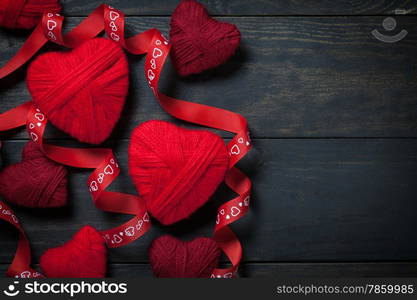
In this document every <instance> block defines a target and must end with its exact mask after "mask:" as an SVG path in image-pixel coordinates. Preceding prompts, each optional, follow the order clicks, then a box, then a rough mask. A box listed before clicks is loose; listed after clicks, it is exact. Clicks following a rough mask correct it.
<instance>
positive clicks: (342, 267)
mask: <svg viewBox="0 0 417 300" xmlns="http://www.w3.org/2000/svg"><path fill="white" fill-rule="evenodd" d="M7 268H8V265H7V264H0V274H4V273H5V272H6V270H7ZM34 268H37V269H39V265H37V264H35V265H34ZM238 275H239V276H240V277H251V278H286V279H288V278H320V277H321V278H340V277H344V278H354V277H373V278H375V277H415V276H416V275H417V263H411V262H407V263H392V262H386V263H262V264H254V263H243V264H242V265H241V267H240V269H239V273H238ZM107 276H108V277H113V278H132V277H143V278H149V277H152V276H153V274H152V269H151V266H150V265H149V264H147V263H144V264H138V263H129V264H115V263H112V264H109V265H108V269H107Z"/></svg>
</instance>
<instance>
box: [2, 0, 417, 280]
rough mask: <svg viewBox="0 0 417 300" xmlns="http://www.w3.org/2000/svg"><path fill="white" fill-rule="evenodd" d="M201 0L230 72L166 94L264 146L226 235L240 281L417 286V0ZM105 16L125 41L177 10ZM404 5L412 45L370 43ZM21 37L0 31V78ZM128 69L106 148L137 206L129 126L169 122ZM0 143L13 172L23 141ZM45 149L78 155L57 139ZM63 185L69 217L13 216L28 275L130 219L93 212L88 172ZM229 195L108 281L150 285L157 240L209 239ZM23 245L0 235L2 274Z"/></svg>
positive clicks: (69, 4)
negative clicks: (219, 114) (144, 279)
mask: <svg viewBox="0 0 417 300" xmlns="http://www.w3.org/2000/svg"><path fill="white" fill-rule="evenodd" d="M61 2H62V3H63V8H64V14H65V15H66V16H70V17H69V18H67V20H68V22H67V25H68V26H67V28H72V27H74V26H75V25H76V24H78V23H79V22H80V21H81V19H82V18H83V17H85V16H86V15H87V14H88V13H89V12H91V11H92V10H93V9H94V8H95V7H96V6H98V5H99V4H100V3H101V1H98V0H94V1H85V0H64V1H61ZM202 2H203V3H204V4H205V5H207V7H208V9H209V11H210V13H212V14H213V15H215V16H216V17H217V18H218V19H220V20H224V21H228V22H232V23H234V24H236V25H237V26H238V27H239V29H240V30H241V32H242V36H243V40H242V44H241V48H240V49H239V51H238V53H237V54H236V55H235V56H234V57H233V59H231V61H230V62H228V63H227V64H226V65H224V66H222V67H220V68H218V69H215V70H211V71H208V72H205V73H204V74H201V75H197V76H194V77H191V78H186V79H183V78H179V77H178V76H176V75H175V72H174V71H173V70H172V68H168V69H167V70H166V71H165V73H164V78H163V79H162V82H163V84H162V85H163V91H165V92H166V93H168V94H169V95H171V96H175V97H178V98H182V99H187V100H190V101H195V102H200V103H206V104H210V105H214V106H218V107H222V108H226V109H230V110H232V111H235V112H239V113H242V114H243V115H244V116H246V117H247V118H248V120H249V124H250V127H251V130H252V133H253V137H254V143H255V147H256V149H255V150H254V151H253V152H252V153H251V154H250V155H249V157H248V159H246V160H245V162H244V163H243V164H242V168H243V169H244V170H245V171H246V172H247V173H248V174H249V175H250V177H251V178H252V180H253V183H254V197H253V206H252V210H251V212H250V213H249V215H248V216H247V217H245V218H244V219H242V220H241V221H239V222H238V224H235V225H234V226H233V229H234V230H235V231H236V233H237V234H238V236H239V237H240V238H241V241H242V243H243V246H244V263H243V265H242V268H241V271H240V273H241V275H242V276H248V277H262V276H274V277H277V276H287V275H288V276H296V277H304V276H314V277H317V276H325V277H346V276H417V235H416V228H417V201H416V198H417V182H416V180H417V155H416V154H417V139H416V137H417V109H416V100H415V99H416V92H417V68H416V66H417V55H416V54H417V30H416V25H417V19H416V16H413V14H414V13H415V9H416V7H417V1H400V0H398V1H371V0H355V1H330V0H321V1H293V0H280V1H272V0H271V1H265V0H264V1H261V0H259V1H255V0H244V1H243V0H223V1H222V0H205V1H202ZM108 3H109V4H110V5H112V6H114V7H116V8H119V9H121V10H123V11H124V12H125V13H126V14H127V15H128V16H129V17H128V18H127V23H128V25H127V26H128V30H129V32H131V33H138V32H141V31H143V30H145V29H148V28H150V27H157V28H159V29H161V30H162V31H163V32H165V33H167V31H168V23H169V16H170V14H171V12H172V11H173V9H174V7H175V6H176V4H177V1H174V0H141V1H133V0H119V1H108ZM397 8H401V9H405V11H406V12H407V15H402V16H395V19H396V20H397V22H398V27H397V30H396V31H395V32H394V33H396V32H398V31H399V30H401V29H402V28H404V29H406V30H407V31H408V35H407V37H406V38H405V39H404V40H402V41H400V42H397V43H394V44H387V43H383V42H380V41H378V40H376V39H375V38H374V37H372V35H371V31H372V30H373V29H379V30H380V31H381V32H383V33H384V30H383V29H382V26H381V24H382V21H383V19H384V18H385V17H386V16H387V15H394V14H395V10H396V9H397ZM26 37H27V33H25V32H23V33H18V34H17V35H16V33H15V32H8V31H4V30H2V31H0V49H1V50H0V51H1V52H0V53H1V55H0V64H1V65H3V64H4V63H5V62H6V61H7V60H8V59H10V58H11V57H12V56H13V54H14V53H16V51H17V50H18V48H19V47H20V46H21V45H22V43H23V41H24V40H25V39H26ZM50 49H58V47H56V46H49V47H48V49H47V50H50ZM129 60H130V71H131V89H130V95H129V98H128V100H127V104H126V107H125V110H124V115H123V118H122V119H121V121H120V122H119V124H118V125H117V127H116V129H115V131H114V134H113V135H112V137H111V138H110V139H109V141H107V142H106V143H105V145H107V146H110V147H113V148H114V149H115V150H116V153H117V156H118V158H119V160H120V162H121V166H122V169H123V174H122V176H120V177H119V179H118V180H117V182H115V183H114V184H113V185H112V189H113V190H117V191H122V192H130V193H135V190H134V188H133V185H132V183H131V181H130V179H129V177H128V175H127V152H126V150H127V145H128V143H129V136H130V133H131V131H132V129H133V128H134V127H135V126H137V125H138V124H139V123H140V122H143V121H145V120H149V119H164V120H170V121H174V120H173V119H172V118H171V117H170V116H169V115H167V114H166V113H165V112H164V111H162V109H161V108H160V107H159V106H158V104H157V103H156V101H155V99H154V97H153V96H152V94H151V92H150V90H149V88H148V87H147V85H146V82H145V80H144V77H143V74H142V73H143V61H144V60H143V57H134V56H129ZM24 75H25V70H22V71H20V72H18V73H17V74H15V75H13V76H12V77H10V78H8V79H7V80H3V81H2V82H1V86H0V95H1V103H0V112H4V111H6V110H7V109H10V108H12V107H14V106H16V105H17V104H20V103H23V102H24V101H26V100H28V99H30V97H29V94H28V92H27V90H26V87H25V83H24V80H23V79H24ZM175 122H176V123H179V124H181V123H180V122H178V121H175ZM182 124H183V123H182ZM183 125H187V126H189V125H188V124H183ZM221 134H222V135H223V137H225V138H229V137H230V135H229V134H226V133H221ZM1 137H2V139H3V140H5V143H4V149H3V159H4V161H5V164H10V163H14V162H17V161H19V160H20V151H21V149H22V147H23V145H24V144H25V142H26V141H27V136H26V133H25V132H24V131H23V130H22V131H13V132H11V133H6V134H2V135H1ZM47 137H48V138H49V139H50V140H51V142H53V143H55V144H62V145H76V143H74V142H73V141H72V140H71V139H69V138H68V137H67V136H66V135H64V134H62V133H60V132H58V131H57V130H54V129H53V128H50V129H48V133H47ZM70 173H71V176H70V201H69V202H70V203H69V205H68V207H65V208H62V209H46V210H45V209H44V210H33V209H22V208H17V207H16V213H17V214H18V216H19V217H20V219H21V221H22V223H23V225H24V227H25V229H26V231H27V234H28V236H29V238H30V240H31V242H32V248H33V257H34V258H33V259H34V262H35V263H36V262H37V261H38V259H39V256H40V255H41V253H42V252H43V251H45V250H46V249H48V248H50V247H55V246H57V245H60V244H61V243H63V242H64V241H67V240H68V239H69V238H70V237H71V236H72V235H73V234H74V233H75V232H76V231H77V230H78V229H79V228H80V227H81V226H82V225H85V224H91V225H93V226H96V227H97V228H99V229H105V228H109V227H112V226H115V225H117V224H119V223H120V222H122V221H123V220H126V219H127V216H120V215H114V214H107V213H104V212H102V211H99V210H98V209H96V208H95V207H94V205H93V203H92V201H91V199H90V197H89V195H88V191H87V189H86V188H85V185H84V183H85V181H86V178H87V176H88V174H89V171H82V170H76V169H71V170H70ZM228 197H229V193H228V191H227V189H226V188H224V187H221V188H220V189H219V191H218V192H217V193H216V195H215V196H214V197H213V199H212V200H211V201H210V202H209V203H208V204H207V205H205V206H204V207H203V208H202V209H200V210H199V211H198V212H197V213H196V214H195V215H194V216H193V217H192V218H191V219H190V220H188V221H185V222H181V223H179V224H177V225H175V226H173V227H170V228H165V227H162V226H160V225H157V224H155V226H154V227H153V229H152V230H151V231H150V233H148V234H146V236H145V237H144V238H142V239H140V240H138V241H137V242H135V243H133V244H131V245H129V246H127V247H124V248H121V249H115V250H111V251H110V253H109V260H110V262H109V273H108V275H109V276H113V277H120V276H151V270H150V267H149V264H148V258H147V247H148V245H149V243H150V242H151V241H152V239H154V238H155V237H157V236H159V235H161V234H163V233H171V234H174V235H176V236H178V237H181V238H192V237H197V236H200V235H210V233H211V230H212V227H213V220H214V216H215V211H216V208H217V207H218V206H219V204H220V203H222V202H224V201H225V200H226V199H228ZM16 241H17V235H16V232H15V230H14V229H13V228H11V227H7V226H2V227H1V231H0V249H1V250H0V271H1V273H2V274H3V273H4V272H3V271H5V270H6V268H7V266H8V264H9V263H10V261H11V259H12V257H13V255H14V251H15V247H16Z"/></svg>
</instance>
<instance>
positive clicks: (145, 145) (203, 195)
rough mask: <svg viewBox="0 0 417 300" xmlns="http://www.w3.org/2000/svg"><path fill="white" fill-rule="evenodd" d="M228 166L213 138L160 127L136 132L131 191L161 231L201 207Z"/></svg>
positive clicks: (131, 154) (152, 125) (154, 124)
mask: <svg viewBox="0 0 417 300" xmlns="http://www.w3.org/2000/svg"><path fill="white" fill-rule="evenodd" d="M228 163H229V155H228V153H227V149H226V146H225V144H224V142H223V140H222V139H221V138H220V137H219V136H218V135H216V134H214V133H212V132H210V131H206V130H188V129H184V128H181V127H178V126H175V125H174V124H171V123H168V122H164V121H148V122H145V123H143V124H141V125H140V126H138V127H137V128H136V129H135V130H134V131H133V134H132V138H131V143H130V146H129V171H130V175H131V176H132V179H133V182H134V184H135V185H136V189H137V190H138V193H139V194H141V195H142V196H143V198H144V199H145V201H146V204H147V207H148V210H149V212H150V213H151V214H152V215H153V216H154V217H155V218H156V219H158V220H159V221H160V222H161V223H162V224H165V225H169V224H172V223H175V222H177V221H179V220H182V219H184V218H187V217H188V216H190V215H191V214H192V213H193V212H194V211H195V210H196V209H197V208H199V207H200V206H202V205H203V204H204V203H205V202H206V201H207V200H208V199H209V198H210V196H211V195H212V194H213V193H214V191H215V190H216V188H217V187H218V185H219V184H220V183H221V182H222V181H223V179H224V176H225V173H226V170H227V167H228Z"/></svg>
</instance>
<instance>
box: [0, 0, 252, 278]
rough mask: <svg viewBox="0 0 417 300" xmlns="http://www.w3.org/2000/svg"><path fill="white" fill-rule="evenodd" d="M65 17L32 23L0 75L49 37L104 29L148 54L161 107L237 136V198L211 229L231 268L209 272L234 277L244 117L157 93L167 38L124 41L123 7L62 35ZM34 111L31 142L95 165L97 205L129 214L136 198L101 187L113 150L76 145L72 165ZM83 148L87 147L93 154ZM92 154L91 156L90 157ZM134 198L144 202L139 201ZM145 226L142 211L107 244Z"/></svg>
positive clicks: (243, 181) (233, 159) (243, 199)
mask: <svg viewBox="0 0 417 300" xmlns="http://www.w3.org/2000/svg"><path fill="white" fill-rule="evenodd" d="M63 20H64V18H63V17H62V16H60V15H58V14H51V13H49V14H45V15H44V16H43V18H42V21H41V23H40V24H39V25H38V26H37V27H36V29H35V30H34V32H33V33H32V35H31V36H30V37H29V39H28V41H27V42H26V43H25V44H24V45H23V47H22V48H21V49H20V50H19V52H18V53H17V54H16V56H15V57H14V58H12V59H11V60H10V61H9V62H8V63H7V64H6V65H5V66H4V67H3V68H1V69H0V78H3V77H5V76H7V75H8V74H10V73H12V72H13V71H14V70H16V69H18V68H19V67H20V66H22V65H23V64H24V63H26V62H27V61H28V60H29V59H30V58H31V57H32V56H33V55H35V54H36V52H37V51H38V50H39V49H40V48H41V47H42V46H43V45H44V44H45V43H46V42H47V41H48V40H49V41H52V42H54V43H57V44H60V45H62V46H64V47H68V48H73V47H75V46H77V45H79V44H81V43H82V42H84V41H86V40H88V39H90V38H93V37H95V36H96V35H98V34H99V33H100V32H102V31H103V30H104V31H105V32H106V34H107V36H108V37H109V38H110V39H112V40H113V41H115V42H117V43H118V44H119V45H121V46H122V47H123V48H124V49H125V50H126V51H128V52H130V53H132V54H137V55H142V54H146V58H145V78H146V81H147V83H148V85H149V87H150V88H151V89H152V91H153V93H154V95H155V97H156V99H157V100H158V101H159V103H160V105H161V106H162V108H163V109H164V110H165V111H167V112H168V113H169V114H171V115H172V116H174V117H176V118H179V119H181V120H184V121H187V122H191V123H195V124H199V125H203V126H207V127H211V128H216V129H220V130H224V131H228V132H232V133H234V134H235V136H234V137H233V138H232V140H231V141H230V142H229V143H228V150H229V154H230V165H229V170H228V172H227V174H226V178H225V182H226V184H227V185H228V186H229V187H230V188H231V189H232V190H233V191H234V192H236V193H237V195H238V196H237V197H235V198H233V199H232V200H229V201H227V202H226V203H224V204H223V205H221V207H220V208H219V210H218V213H217V215H216V220H215V226H214V233H213V238H214V240H216V242H217V243H218V245H219V247H220V248H221V249H222V250H223V252H224V253H225V254H226V256H227V257H228V258H229V260H230V261H231V263H232V266H231V267H228V268H216V269H215V270H214V271H213V274H212V275H211V277H213V278H231V277H234V276H235V275H236V272H237V270H238V267H239V264H240V261H241V259H242V246H241V244H240V242H239V239H238V238H237V236H236V235H235V234H234V233H233V231H232V230H231V229H230V227H229V225H230V224H231V223H233V222H235V221H237V220H239V219H240V218H242V217H243V216H244V215H245V214H246V213H247V211H248V209H249V202H250V192H251V181H250V180H249V178H248V177H247V176H246V175H245V174H244V173H243V172H242V171H240V170H239V169H238V168H237V167H236V164H237V163H238V162H239V161H240V160H241V159H243V157H245V155H246V154H247V153H248V152H249V150H250V149H251V147H252V143H251V140H250V135H249V130H248V125H247V121H246V119H245V118H244V117H243V116H241V115H240V114H237V113H234V112H231V111H228V110H225V109H221V108H216V107H212V106H208V105H202V104H197V103H193V102H188V101H184V100H179V99H175V98H172V97H169V96H167V95H165V94H163V93H161V92H160V91H159V88H158V83H159V79H160V75H161V72H162V70H163V66H164V64H165V62H166V59H167V57H168V55H169V52H170V50H171V44H170V42H169V41H168V40H167V39H166V38H165V37H164V36H163V35H162V34H161V32H160V31H159V30H157V29H149V30H147V31H145V32H143V33H141V34H137V35H135V36H132V37H130V38H126V39H125V37H124V28H125V17H124V14H123V13H122V12H121V11H119V10H117V9H115V8H113V7H111V6H108V5H104V4H102V5H100V6H99V7H98V8H97V9H95V10H94V11H93V12H92V13H91V14H90V15H89V16H88V17H87V18H86V19H84V20H83V21H82V22H81V23H80V24H79V25H78V26H77V27H75V28H74V29H73V30H71V31H70V32H69V33H67V34H65V35H63V34H62V24H63ZM36 113H40V114H41V112H40V111H37V110H36V108H35V107H33V106H32V108H31V114H29V116H30V117H29V119H28V126H27V129H28V132H29V134H30V136H31V138H32V140H35V141H37V142H38V143H40V144H41V145H42V147H43V149H44V151H45V153H46V154H47V155H48V157H49V158H51V159H53V160H55V161H57V162H60V163H63V164H66V165H71V166H76V167H83V168H90V167H91V168H96V170H95V171H94V172H93V174H92V175H91V176H90V177H89V182H88V185H89V190H90V193H91V194H92V197H93V199H94V200H95V203H96V205H97V206H98V207H99V208H101V209H103V210H108V211H113V212H114V211H117V212H121V213H131V212H132V210H133V211H134V209H137V207H135V204H134V203H135V201H134V200H135V199H136V198H135V197H136V196H133V195H128V196H127V195H126V194H120V193H111V192H108V191H105V188H106V187H107V186H108V184H109V182H111V181H112V180H114V178H115V176H117V174H118V172H119V169H118V166H117V163H116V162H115V158H114V156H113V154H112V152H111V150H109V149H77V150H76V151H81V152H82V153H84V152H83V151H85V152H86V153H84V154H86V156H85V157H84V158H85V159H86V160H85V161H84V160H83V159H82V160H81V161H80V162H78V161H76V163H74V161H67V159H68V156H67V154H69V153H71V151H74V149H70V148H64V147H58V146H52V145H48V144H43V142H42V138H41V136H42V134H43V130H44V126H43V125H42V126H40V127H37V126H36V125H35V123H36V122H37V120H36V116H35V114H36ZM43 117H44V116H43ZM33 118H35V119H33ZM34 122H35V123H34ZM41 123H42V122H41ZM0 124H1V119H0ZM42 124H43V123H42ZM45 124H46V121H45ZM87 150H91V152H89V151H87ZM97 152H99V153H97ZM92 153H93V154H94V155H92ZM90 155H92V156H93V157H91V159H92V160H91V161H89V160H88V159H87V158H88V157H89V156H90ZM96 155H98V156H99V157H100V161H97V160H95V159H96ZM75 158H78V156H75ZM136 200H137V199H136ZM123 202H126V203H128V206H129V207H128V208H126V207H125V206H124V205H122V204H120V203H123ZM136 202H139V203H142V202H141V201H136ZM130 206H132V207H130ZM141 209H142V207H141V208H140V209H139V211H142V210H141ZM145 224H146V225H147V226H148V227H147V228H149V216H148V215H147V213H146V211H145V213H144V214H143V215H136V216H135V218H134V219H132V220H131V221H129V222H128V223H126V224H123V226H124V225H129V226H128V227H123V228H121V229H124V231H122V230H120V231H119V232H117V231H118V229H117V230H114V231H110V232H108V233H106V234H107V235H106V234H104V236H105V238H106V241H107V244H108V245H109V246H114V245H118V244H120V245H121V244H122V243H123V241H122V240H121V237H122V236H124V237H126V236H129V234H131V233H132V232H134V229H135V228H141V229H143V228H144V227H143V226H145ZM147 228H146V229H145V231H146V230H147ZM126 230H127V231H126ZM117 233H118V234H119V235H118V234H117ZM109 241H110V244H109Z"/></svg>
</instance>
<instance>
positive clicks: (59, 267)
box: [40, 226, 107, 278]
mask: <svg viewBox="0 0 417 300" xmlns="http://www.w3.org/2000/svg"><path fill="white" fill-rule="evenodd" d="M106 265H107V257H106V246H105V241H104V238H103V237H102V236H101V235H100V233H98V232H97V230H96V229H94V228H93V227H91V226H84V227H83V228H81V229H80V231H78V232H77V233H76V234H75V235H74V236H73V238H72V239H71V240H70V241H68V242H67V243H65V244H64V245H62V246H60V247H57V248H52V249H49V250H47V251H46V252H45V253H44V254H43V255H42V256H41V258H40V267H41V269H42V272H43V273H44V274H45V275H46V276H47V277H51V278H103V277H104V276H105V275H106Z"/></svg>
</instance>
